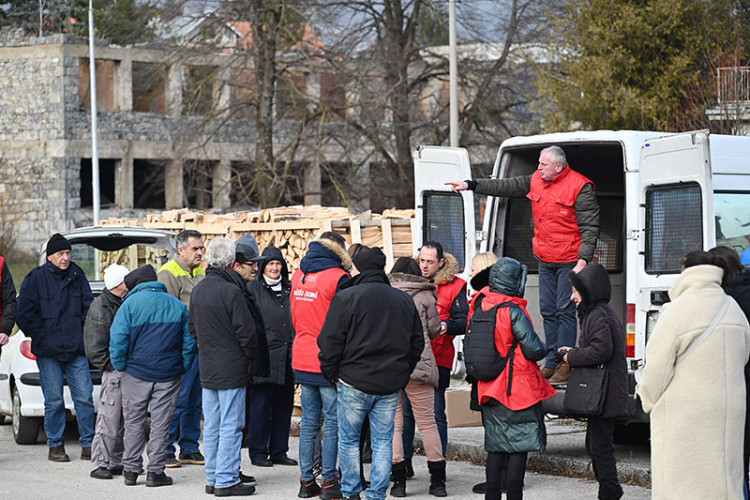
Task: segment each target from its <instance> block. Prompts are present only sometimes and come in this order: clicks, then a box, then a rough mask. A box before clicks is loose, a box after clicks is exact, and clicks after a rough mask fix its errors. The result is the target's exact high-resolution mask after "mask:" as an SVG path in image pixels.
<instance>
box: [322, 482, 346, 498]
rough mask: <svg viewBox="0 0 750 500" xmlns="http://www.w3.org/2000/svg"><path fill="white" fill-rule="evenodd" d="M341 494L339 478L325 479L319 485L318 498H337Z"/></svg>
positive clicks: (340, 496)
mask: <svg viewBox="0 0 750 500" xmlns="http://www.w3.org/2000/svg"><path fill="white" fill-rule="evenodd" d="M342 496H343V495H342V494H341V484H340V483H339V478H337V477H333V478H331V479H326V480H325V481H323V484H321V485H320V500H339V499H340V498H342Z"/></svg>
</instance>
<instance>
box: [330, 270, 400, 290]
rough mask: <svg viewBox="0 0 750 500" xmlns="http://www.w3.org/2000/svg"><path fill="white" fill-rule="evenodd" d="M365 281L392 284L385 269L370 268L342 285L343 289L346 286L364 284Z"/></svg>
mask: <svg viewBox="0 0 750 500" xmlns="http://www.w3.org/2000/svg"><path fill="white" fill-rule="evenodd" d="M365 283H383V284H384V285H390V284H391V282H390V281H388V276H386V274H385V271H379V270H377V269H368V270H367V271H362V272H361V273H359V274H358V275H356V276H355V277H353V278H352V279H350V280H349V281H347V282H346V283H344V284H343V285H341V289H342V290H344V289H346V288H351V287H353V286H357V285H363V284H365Z"/></svg>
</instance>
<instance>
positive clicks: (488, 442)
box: [469, 257, 555, 500]
mask: <svg viewBox="0 0 750 500" xmlns="http://www.w3.org/2000/svg"><path fill="white" fill-rule="evenodd" d="M525 286H526V266H523V265H521V264H520V263H519V262H518V261H517V260H515V259H511V258H510V257H504V258H502V259H500V260H499V261H498V262H497V263H495V264H494V265H493V266H492V269H491V270H490V280H489V285H488V286H486V287H484V288H482V289H481V290H480V291H479V292H478V293H476V294H475V295H474V297H472V300H471V304H470V309H469V318H470V319H471V318H472V317H473V315H474V311H475V308H476V307H477V304H478V301H479V300H480V298H481V304H480V307H481V310H483V311H487V310H489V309H492V308H493V307H494V306H496V305H499V304H503V303H507V302H509V303H511V304H512V305H511V307H500V308H498V309H497V316H496V324H495V332H494V333H495V348H496V349H497V352H498V353H499V354H500V355H501V356H503V357H505V356H507V355H508V354H509V350H510V349H511V346H512V345H513V342H514V341H517V345H516V348H515V353H514V356H513V358H512V359H513V361H512V363H511V362H510V361H509V362H508V365H507V366H506V367H505V369H504V370H503V371H502V373H501V374H500V375H499V376H498V377H497V378H495V379H494V380H490V381H487V382H482V381H480V382H479V384H478V392H479V403H480V404H481V405H482V417H483V422H484V446H485V449H486V450H487V452H488V456H487V467H486V476H487V492H486V493H485V498H486V499H496V500H499V499H500V498H501V497H502V491H501V487H500V482H501V479H502V477H501V476H502V474H503V466H504V464H506V463H507V476H508V477H507V488H508V500H518V499H521V498H523V477H524V474H525V472H526V458H527V455H528V452H530V451H542V450H544V448H545V447H546V445H547V433H546V430H545V427H544V414H543V412H542V404H541V402H542V401H543V400H545V399H549V398H551V397H552V396H554V395H555V389H554V388H552V386H551V385H550V384H549V382H547V380H546V379H545V378H544V376H543V375H542V372H541V370H540V369H539V366H538V365H537V363H536V362H537V361H539V360H541V359H544V356H545V353H546V351H545V347H544V343H543V342H542V341H541V339H540V338H539V336H538V335H537V334H536V332H535V331H534V327H533V325H532V324H531V320H530V319H529V315H528V313H527V312H526V300H524V299H523V298H522V297H523V292H524V288H525ZM511 368H512V369H511ZM511 373H512V378H511V376H510V374H511Z"/></svg>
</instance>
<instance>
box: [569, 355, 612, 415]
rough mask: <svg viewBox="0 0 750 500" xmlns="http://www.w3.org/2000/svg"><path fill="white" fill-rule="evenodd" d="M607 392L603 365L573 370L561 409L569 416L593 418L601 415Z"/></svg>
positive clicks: (605, 371)
mask: <svg viewBox="0 0 750 500" xmlns="http://www.w3.org/2000/svg"><path fill="white" fill-rule="evenodd" d="M606 392H607V370H606V369H605V368H604V365H599V366H582V367H579V368H573V370H572V371H571V373H570V378H569V379H568V387H567V389H566V390H565V399H563V408H564V409H565V411H566V412H567V413H569V414H571V415H577V416H580V417H594V416H597V415H601V414H602V410H603V409H604V399H605V395H606Z"/></svg>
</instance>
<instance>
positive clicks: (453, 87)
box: [448, 0, 458, 148]
mask: <svg viewBox="0 0 750 500" xmlns="http://www.w3.org/2000/svg"><path fill="white" fill-rule="evenodd" d="M448 47H449V55H448V66H449V71H450V78H449V81H450V146H451V147H452V148H457V147H458V56H457V54H456V0H448Z"/></svg>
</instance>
